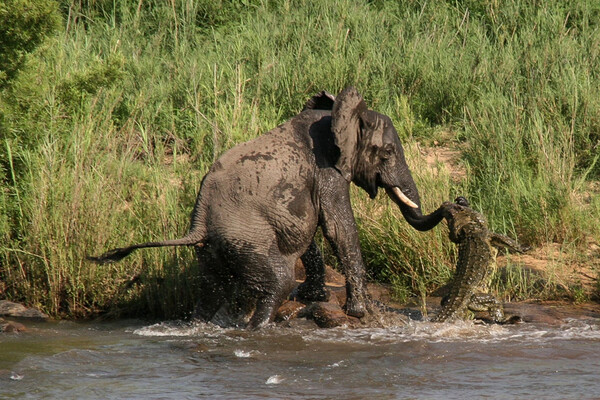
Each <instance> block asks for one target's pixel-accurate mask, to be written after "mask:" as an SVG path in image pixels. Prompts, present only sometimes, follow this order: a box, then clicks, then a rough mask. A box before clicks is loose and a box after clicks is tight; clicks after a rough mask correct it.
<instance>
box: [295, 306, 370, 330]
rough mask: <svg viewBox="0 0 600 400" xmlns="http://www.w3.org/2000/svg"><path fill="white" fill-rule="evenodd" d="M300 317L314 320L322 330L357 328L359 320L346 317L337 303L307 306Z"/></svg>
mask: <svg viewBox="0 0 600 400" xmlns="http://www.w3.org/2000/svg"><path fill="white" fill-rule="evenodd" d="M300 316H305V317H306V318H309V319H312V320H313V321H315V323H316V324H317V325H318V326H319V327H320V328H335V327H337V326H344V325H348V326H356V325H359V324H360V320H359V319H358V318H355V317H352V316H349V315H346V313H344V311H343V310H342V308H341V307H340V306H339V305H338V304H336V303H324V302H315V303H312V304H310V305H309V306H307V307H306V308H305V309H304V310H303V311H302V313H301V314H300Z"/></svg>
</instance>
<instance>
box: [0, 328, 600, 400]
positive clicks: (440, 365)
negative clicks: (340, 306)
mask: <svg viewBox="0 0 600 400" xmlns="http://www.w3.org/2000/svg"><path fill="white" fill-rule="evenodd" d="M12 398H18V399H41V398H50V399H53V398H55V399H196V398H209V399H366V398H368V399H472V398H493V399H515V398H519V399H592V398H600V320H598V319H587V320H567V321H565V322H564V324H562V325H559V326H549V325H544V324H532V323H524V324H519V325H513V326H497V325H496V326H488V325H484V326H482V325H474V324H472V323H461V324H457V325H449V324H432V323H428V322H411V323H409V324H407V325H401V326H397V327H391V328H364V329H358V330H348V329H330V330H324V329H317V328H314V327H312V326H309V325H305V326H296V327H294V328H286V327H277V326H273V327H267V328H265V329H263V330H261V331H259V332H246V331H240V330H234V329H220V328H216V327H214V326H211V325H206V324H191V323H184V322H164V323H159V324H147V323H144V322H140V321H121V322H112V323H84V324H82V323H74V322H60V323H44V324H37V325H33V326H31V325H30V331H29V332H28V333H25V334H19V335H17V334H2V335H0V399H12Z"/></svg>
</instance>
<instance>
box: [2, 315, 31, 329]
mask: <svg viewBox="0 0 600 400" xmlns="http://www.w3.org/2000/svg"><path fill="white" fill-rule="evenodd" d="M25 331H27V328H25V325H23V324H22V323H20V322H15V321H5V320H3V319H2V318H0V332H6V333H18V332H25Z"/></svg>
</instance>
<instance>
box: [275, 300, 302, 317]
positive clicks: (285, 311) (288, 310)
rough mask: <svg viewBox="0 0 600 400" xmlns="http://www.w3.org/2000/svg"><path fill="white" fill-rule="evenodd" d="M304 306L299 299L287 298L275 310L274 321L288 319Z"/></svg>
mask: <svg viewBox="0 0 600 400" xmlns="http://www.w3.org/2000/svg"><path fill="white" fill-rule="evenodd" d="M305 307H306V304H304V303H300V302H299V301H294V300H288V301H286V302H284V303H283V304H282V305H281V307H279V309H278V310H277V314H276V315H275V322H284V321H289V320H292V319H294V318H296V317H297V316H298V314H299V313H300V312H301V311H302V310H303V309H304V308H305Z"/></svg>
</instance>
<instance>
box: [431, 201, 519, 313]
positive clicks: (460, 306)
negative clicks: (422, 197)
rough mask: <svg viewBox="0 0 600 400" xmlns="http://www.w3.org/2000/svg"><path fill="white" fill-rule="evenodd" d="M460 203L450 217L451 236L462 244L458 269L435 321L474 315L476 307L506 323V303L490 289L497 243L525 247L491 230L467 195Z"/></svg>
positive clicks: (517, 247) (452, 210)
mask: <svg viewBox="0 0 600 400" xmlns="http://www.w3.org/2000/svg"><path fill="white" fill-rule="evenodd" d="M457 203H459V204H454V205H453V206H452V209H451V211H450V216H449V217H447V218H446V220H447V222H448V228H449V230H450V235H449V236H450V240H452V241H453V242H454V243H456V244H457V245H458V262H457V264H456V272H455V274H454V277H453V280H452V284H451V286H450V293H449V294H448V295H447V296H446V297H444V299H443V300H442V310H441V311H440V313H439V314H438V315H437V316H435V318H433V319H432V321H433V322H445V321H448V322H451V321H455V320H459V319H470V318H472V317H473V312H474V311H478V312H481V311H487V312H489V314H490V317H491V319H493V320H494V321H495V322H497V323H504V322H506V321H507V319H506V318H505V317H504V308H503V306H502V303H501V302H499V301H498V300H497V299H496V298H495V297H494V296H492V295H491V294H489V293H487V291H488V288H487V285H488V281H489V274H490V272H491V271H492V270H493V268H494V264H495V262H496V253H497V250H496V248H494V247H506V248H509V249H511V250H514V251H517V252H522V251H523V249H522V248H521V246H520V245H519V244H518V243H517V242H515V241H514V240H513V239H511V238H509V237H507V236H504V235H499V234H497V233H494V232H490V231H489V229H488V225H487V221H486V220H485V218H484V217H483V215H481V214H480V213H478V212H477V211H474V210H472V209H471V208H469V207H468V202H467V201H466V199H464V198H459V199H457ZM461 204H462V205H461Z"/></svg>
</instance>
